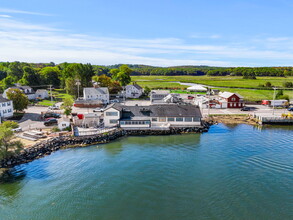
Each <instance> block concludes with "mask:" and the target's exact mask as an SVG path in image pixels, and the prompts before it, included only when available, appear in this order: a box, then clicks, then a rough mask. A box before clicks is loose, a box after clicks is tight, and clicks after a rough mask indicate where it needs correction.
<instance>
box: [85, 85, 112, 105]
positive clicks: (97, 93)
mask: <svg viewBox="0 0 293 220" xmlns="http://www.w3.org/2000/svg"><path fill="white" fill-rule="evenodd" d="M109 99H110V97H109V90H108V88H107V87H99V88H94V87H90V88H83V100H85V101H86V100H88V101H91V100H96V101H101V102H102V103H103V104H108V103H109Z"/></svg>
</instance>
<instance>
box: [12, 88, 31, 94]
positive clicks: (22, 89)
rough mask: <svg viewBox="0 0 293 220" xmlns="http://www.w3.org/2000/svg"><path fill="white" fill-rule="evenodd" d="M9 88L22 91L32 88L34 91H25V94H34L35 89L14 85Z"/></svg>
mask: <svg viewBox="0 0 293 220" xmlns="http://www.w3.org/2000/svg"><path fill="white" fill-rule="evenodd" d="M8 89H19V90H21V91H23V92H24V90H26V89H28V90H31V91H32V92H24V93H25V94H34V93H35V92H34V90H33V89H32V88H31V87H29V86H12V87H9V88H8Z"/></svg>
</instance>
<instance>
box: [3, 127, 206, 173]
mask: <svg viewBox="0 0 293 220" xmlns="http://www.w3.org/2000/svg"><path fill="white" fill-rule="evenodd" d="M207 130H208V127H207V126H204V127H202V128H198V127H192V128H170V129H168V130H127V131H126V130H123V129H116V130H113V131H110V132H106V133H103V134H97V135H89V136H79V137H74V136H68V137H64V136H63V137H56V138H52V139H49V140H47V141H44V142H41V143H37V144H35V145H33V146H32V147H30V148H26V149H24V150H22V151H21V152H20V153H18V154H16V155H13V156H11V157H9V158H6V159H3V160H1V161H0V168H11V167H14V166H16V165H19V164H24V163H28V162H31V161H33V160H35V159H38V158H41V157H44V156H46V155H50V154H51V153H52V152H55V151H57V150H59V149H66V148H71V147H84V146H88V145H93V144H100V143H108V142H110V141H113V140H116V139H117V138H120V137H123V136H126V135H130V136H131V135H139V136H143V135H172V134H181V133H201V132H206V131H207Z"/></svg>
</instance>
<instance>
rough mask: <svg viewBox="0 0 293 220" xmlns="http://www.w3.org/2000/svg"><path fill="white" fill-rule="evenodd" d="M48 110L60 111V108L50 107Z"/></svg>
mask: <svg viewBox="0 0 293 220" xmlns="http://www.w3.org/2000/svg"><path fill="white" fill-rule="evenodd" d="M48 110H59V108H58V107H57V106H54V105H53V106H50V107H49V108H48Z"/></svg>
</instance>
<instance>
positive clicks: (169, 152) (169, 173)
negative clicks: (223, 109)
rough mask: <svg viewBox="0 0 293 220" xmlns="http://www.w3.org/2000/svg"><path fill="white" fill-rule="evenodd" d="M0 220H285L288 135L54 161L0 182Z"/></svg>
mask: <svg viewBox="0 0 293 220" xmlns="http://www.w3.org/2000/svg"><path fill="white" fill-rule="evenodd" d="M0 219H1V220H2V219H3V220H10V219H17V220H22V219H36V220H37V219H45V220H47V219H48V220H49V219H50V220H55V219H58V220H59V219H70V220H75V219H83V220H88V219H106V220H112V219H113V220H114V219H115V220H116V219H117V220H124V219H125V220H132V219H133V220H139V219H152V220H153V219H160V220H164V219H166V220H173V219H245V220H247V219H249V220H250V219H265V220H267V219H274V220H275V219H282V220H284V219H293V129H292V128H290V127H271V128H266V129H262V130H259V129H257V128H255V127H252V126H249V125H237V126H230V127H228V126H225V125H222V124H220V125H215V126H212V127H211V129H210V131H209V132H208V133H204V134H186V135H175V136H145V137H127V138H121V139H119V140H116V141H115V142H112V143H108V144H103V145H99V146H91V147H86V148H76V149H68V150H62V151H58V152H55V153H53V154H52V155H50V156H47V157H44V158H42V159H39V160H36V161H33V162H31V163H29V164H25V165H21V166H17V167H15V168H14V169H12V170H10V172H9V173H8V174H7V175H6V176H5V177H2V178H1V179H0Z"/></svg>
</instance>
